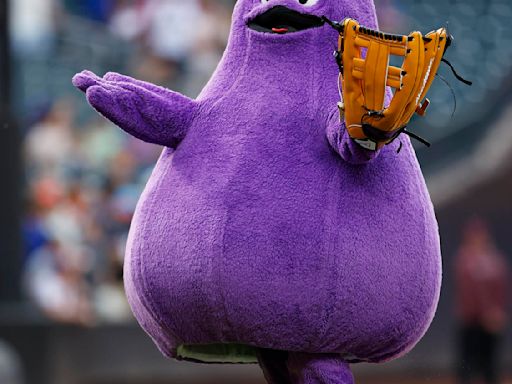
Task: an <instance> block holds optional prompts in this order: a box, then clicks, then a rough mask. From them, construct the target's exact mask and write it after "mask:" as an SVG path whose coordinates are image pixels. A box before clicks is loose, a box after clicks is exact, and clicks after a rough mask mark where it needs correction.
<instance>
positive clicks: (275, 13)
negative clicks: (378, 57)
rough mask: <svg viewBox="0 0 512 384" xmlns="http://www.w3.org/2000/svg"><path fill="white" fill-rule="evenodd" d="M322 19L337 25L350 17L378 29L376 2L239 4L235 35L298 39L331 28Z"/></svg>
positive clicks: (241, 0)
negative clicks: (245, 31)
mask: <svg viewBox="0 0 512 384" xmlns="http://www.w3.org/2000/svg"><path fill="white" fill-rule="evenodd" d="M322 16H326V17H328V18H329V19H331V20H336V21H341V20H342V19H344V18H346V17H351V18H354V19H356V20H358V21H359V22H360V24H362V25H364V26H366V27H368V28H377V20H376V16H375V6H374V4H373V0H238V2H237V4H236V7H235V13H234V19H233V22H234V23H233V32H234V33H240V32H243V31H242V29H244V28H248V29H251V30H253V31H256V32H257V33H261V34H268V35H269V37H271V35H274V36H272V37H271V38H275V37H276V36H275V35H291V34H295V35H296V36H297V37H299V36H301V35H303V36H304V35H307V34H312V33H318V32H320V31H321V30H322V29H324V28H329V27H328V26H327V25H325V23H324V22H323V21H322ZM288 37H289V36H288Z"/></svg>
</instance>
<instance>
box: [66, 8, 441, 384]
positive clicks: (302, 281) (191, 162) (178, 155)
mask: <svg viewBox="0 0 512 384" xmlns="http://www.w3.org/2000/svg"><path fill="white" fill-rule="evenodd" d="M276 5H283V6H286V7H288V8H291V9H294V10H296V11H299V12H302V13H310V14H314V15H318V16H320V15H327V16H328V17H329V18H331V19H335V20H341V19H343V18H345V17H353V18H355V19H357V20H359V21H360V22H361V23H362V24H363V25H366V26H367V27H370V28H376V27H377V25H376V18H375V10H374V6H373V2H372V1H371V0H318V2H317V3H316V4H315V5H313V6H307V5H308V4H307V5H301V4H300V3H299V1H298V0H270V1H268V2H264V3H262V2H261V1H260V0H239V1H238V2H237V5H236V7H235V11H234V15H233V26H232V32H231V36H230V40H229V44H228V48H227V50H226V52H225V54H224V57H223V59H222V61H221V63H220V64H219V67H218V68H217V70H216V72H215V74H214V75H213V77H212V79H211V80H210V82H209V83H208V85H207V86H206V87H205V89H204V90H203V92H202V93H201V95H200V96H199V97H198V98H197V100H191V99H188V98H186V97H184V96H182V95H179V94H177V93H175V92H172V91H168V90H165V89H163V88H159V87H156V86H153V85H150V84H147V83H144V82H140V81H137V80H134V79H131V78H128V77H125V76H121V75H118V74H108V75H106V76H105V77H104V78H98V77H97V76H95V75H94V74H92V73H90V72H83V73H82V74H79V75H77V76H76V77H75V78H74V84H75V85H76V86H77V87H79V88H80V89H82V90H83V91H85V92H86V93H87V98H88V100H89V102H90V104H91V105H92V106H93V107H94V108H96V109H97V110H98V111H99V112H100V113H101V114H103V115H104V116H105V117H107V118H109V119H110V120H112V121H113V122H115V123H116V124H118V125H119V126H120V127H121V128H123V129H124V130H126V131H127V132H129V133H131V134H133V135H134V136H136V137H138V138H141V139H142V140H145V141H148V142H152V143H157V144H161V145H164V146H166V147H170V148H166V149H164V151H163V153H162V156H161V158H160V159H159V161H158V164H157V165H156V168H155V170H154V172H153V175H152V177H151V179H150V181H149V183H148V185H147V187H146V189H145V192H144V194H143V196H142V198H141V200H140V202H139V204H138V207H137V211H136V214H135V217H134V219H133V223H132V227H131V231H130V236H129V241H128V247H127V253H126V262H125V272H126V275H125V279H126V290H127V295H128V298H129V300H130V303H131V305H132V308H133V311H134V313H135V315H136V317H137V319H138V320H139V322H140V323H141V325H142V326H143V327H144V329H145V330H146V331H147V332H148V333H149V335H150V336H151V337H152V338H153V339H154V340H155V342H156V343H157V345H158V347H159V348H160V350H161V351H162V352H163V353H164V354H166V355H167V356H171V357H176V356H177V347H178V346H180V345H183V344H186V345H193V344H212V343H217V344H218V343H237V344H245V345H250V346H256V347H259V348H266V349H274V350H282V351H294V352H300V353H304V354H305V355H303V356H302V357H301V358H302V360H300V358H299V357H297V356H301V355H297V356H296V357H297V359H298V360H297V361H296V364H294V363H293V362H289V363H288V365H289V367H290V366H295V367H296V366H301V367H302V368H303V369H304V372H310V373H307V375H315V374H316V373H314V372H317V371H319V370H320V371H324V373H325V374H326V375H329V374H330V373H329V372H330V371H329V370H330V369H331V370H332V372H344V371H345V370H344V368H343V367H342V365H343V361H370V362H382V361H387V360H390V359H393V358H396V357H398V356H400V355H403V354H404V353H406V352H407V351H409V350H410V349H411V348H412V347H413V346H414V345H415V344H416V343H417V342H418V340H419V339H420V338H421V337H422V336H423V334H424V333H425V332H426V330H427V328H428V326H429V325H430V323H431V321H432V318H433V316H434V312H435V309H436V306H437V302H438V298H439V292H440V284H441V255H440V246H439V237H438V229H437V223H436V220H435V216H434V211H433V207H432V204H431V201H430V198H429V195H428V192H427V189H426V186H425V182H424V180H423V177H422V174H421V170H420V167H419V165H418V162H417V160H416V157H415V154H414V151H413V149H412V146H411V144H410V142H409V140H408V138H407V137H401V138H400V140H401V141H402V143H403V149H402V151H401V152H400V153H399V154H398V153H397V148H398V146H399V142H398V141H397V142H395V143H393V144H392V145H389V146H387V147H385V148H384V149H382V150H381V151H380V153H375V152H369V151H366V150H364V149H363V148H361V147H359V146H358V145H357V144H355V143H354V142H353V141H352V140H351V139H350V138H349V137H348V136H347V134H346V131H345V127H344V125H343V124H342V123H340V119H339V114H338V111H337V107H336V103H337V102H338V101H339V95H338V89H337V76H338V67H337V65H336V63H335V61H334V60H333V58H332V52H333V50H334V48H335V46H336V43H337V33H336V32H335V31H334V30H333V29H331V28H330V27H329V26H327V25H324V26H322V27H318V28H313V29H307V30H303V31H299V32H295V33H289V34H284V35H279V34H271V33H263V32H257V31H254V30H252V29H249V28H248V27H247V22H248V21H249V20H250V19H251V18H252V17H254V16H255V15H258V14H261V13H263V12H264V11H266V10H267V9H270V8H271V7H273V6H276ZM307 354H327V355H326V356H324V357H322V356H319V357H317V360H315V361H313V362H310V361H309V360H308V357H307V356H308V355H307ZM332 354H337V356H339V357H340V360H338V359H334V358H332ZM294 361H295V360H294ZM329 362H331V363H329ZM323 364H325V365H326V366H328V367H324V368H325V369H324V368H319V367H323ZM340 364H341V365H340ZM342 368H343V369H342ZM347 369H348V368H347ZM289 370H290V372H293V371H294V369H293V368H289ZM304 372H303V374H306V373H304ZM345 374H346V372H345ZM340 375H342V373H340ZM340 377H341V376H340ZM295 380H299V379H295ZM304 380H305V379H304ZM340 380H341V379H340ZM298 382H308V383H309V382H311V383H313V382H315V381H298ZM316 382H318V383H321V382H325V383H330V382H331V381H326V380H324V381H321V380H320V379H319V380H318V381H316ZM345 382H346V383H351V382H352V379H350V378H346V379H345V381H340V383H345Z"/></svg>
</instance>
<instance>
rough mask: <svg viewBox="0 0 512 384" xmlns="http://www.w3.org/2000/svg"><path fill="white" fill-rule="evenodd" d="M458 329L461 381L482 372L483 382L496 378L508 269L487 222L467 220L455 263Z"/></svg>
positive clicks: (506, 298) (506, 300)
mask: <svg viewBox="0 0 512 384" xmlns="http://www.w3.org/2000/svg"><path fill="white" fill-rule="evenodd" d="M455 274H456V295H457V296H456V298H457V315H458V319H459V323H460V330H459V359H458V377H459V382H460V383H461V384H466V383H470V382H471V380H472V379H474V378H475V377H477V376H479V375H481V376H483V379H484V380H485V383H486V384H496V383H498V382H499V379H498V376H499V375H498V360H499V359H498V351H499V345H498V342H499V340H500V336H501V334H502V333H503V331H504V330H505V326H506V323H507V303H508V297H507V295H508V287H507V283H508V277H509V275H508V269H507V265H506V261H505V258H504V257H503V255H502V254H501V253H500V252H499V251H498V250H497V249H496V246H495V244H494V241H493V239H492V237H491V235H490V233H489V228H488V226H487V224H486V223H485V222H484V221H483V220H481V219H473V220H471V221H469V222H468V223H467V225H466V227H465V229H464V234H463V240H462V244H461V246H460V249H459V252H458V255H457V259H456V264H455Z"/></svg>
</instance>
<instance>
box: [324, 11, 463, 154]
mask: <svg viewBox="0 0 512 384" xmlns="http://www.w3.org/2000/svg"><path fill="white" fill-rule="evenodd" d="M326 21H327V22H328V23H329V24H330V25H331V26H333V27H335V28H336V29H337V30H338V31H339V33H340V36H339V42H338V51H337V52H335V55H336V58H337V61H338V65H339V66H340V84H341V89H342V93H343V96H342V98H343V102H342V103H340V104H339V108H340V112H341V116H342V118H344V119H345V123H346V127H347V130H348V133H349V135H350V136H351V137H352V138H353V139H354V140H356V141H357V142H358V143H359V144H360V145H361V146H363V147H365V148H367V149H370V150H377V149H379V148H382V147H383V146H384V145H386V144H389V143H390V142H392V141H393V140H395V139H396V138H397V137H398V136H399V135H400V133H407V134H409V135H411V136H413V137H415V138H417V139H419V140H420V141H422V142H424V143H425V144H427V145H428V143H427V142H426V141H424V140H423V139H421V138H419V137H418V136H416V135H414V134H412V133H410V132H409V131H407V130H406V127H407V125H408V123H409V121H410V120H411V118H412V116H413V115H414V113H417V114H419V115H421V116H423V115H424V114H425V112H426V109H427V107H428V106H429V104H430V101H429V100H428V99H426V94H427V92H428V90H429V89H430V86H431V85H432V82H433V81H434V78H435V76H436V74H437V71H438V68H439V65H440V64H441V61H444V59H443V56H444V54H445V52H446V50H447V48H448V47H449V46H450V44H451V42H452V37H451V36H450V35H449V34H448V33H447V31H446V29H445V28H441V29H438V30H437V31H433V32H430V33H428V34H427V35H425V36H423V35H422V34H421V33H420V32H412V33H411V34H410V35H409V36H401V35H391V34H386V33H383V32H380V31H375V30H371V29H367V28H364V27H362V26H360V25H359V24H358V22H357V21H355V20H353V19H345V20H344V21H343V22H342V23H339V24H338V23H333V22H331V21H329V20H326ZM391 55H395V56H398V57H400V58H403V64H402V66H401V67H400V68H399V67H396V66H392V65H390V56H391ZM450 66H451V65H450ZM452 69H453V68H452ZM454 73H455V72H454ZM456 76H457V78H459V80H461V81H464V82H465V83H467V84H469V85H471V83H470V82H467V81H465V80H463V79H462V78H460V77H459V76H458V75H457V74H456ZM387 87H391V88H392V89H394V93H393V98H392V99H391V101H390V102H389V105H388V104H387V103H386V92H387V91H386V89H387Z"/></svg>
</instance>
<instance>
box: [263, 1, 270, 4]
mask: <svg viewBox="0 0 512 384" xmlns="http://www.w3.org/2000/svg"><path fill="white" fill-rule="evenodd" d="M269 1H270V0H261V3H262V4H267V3H268V2H269Z"/></svg>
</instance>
